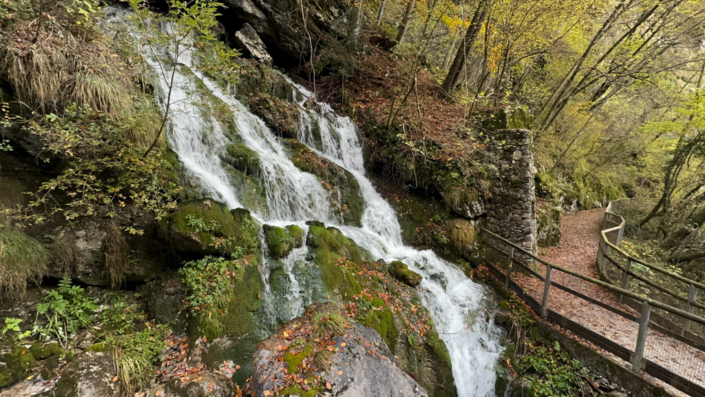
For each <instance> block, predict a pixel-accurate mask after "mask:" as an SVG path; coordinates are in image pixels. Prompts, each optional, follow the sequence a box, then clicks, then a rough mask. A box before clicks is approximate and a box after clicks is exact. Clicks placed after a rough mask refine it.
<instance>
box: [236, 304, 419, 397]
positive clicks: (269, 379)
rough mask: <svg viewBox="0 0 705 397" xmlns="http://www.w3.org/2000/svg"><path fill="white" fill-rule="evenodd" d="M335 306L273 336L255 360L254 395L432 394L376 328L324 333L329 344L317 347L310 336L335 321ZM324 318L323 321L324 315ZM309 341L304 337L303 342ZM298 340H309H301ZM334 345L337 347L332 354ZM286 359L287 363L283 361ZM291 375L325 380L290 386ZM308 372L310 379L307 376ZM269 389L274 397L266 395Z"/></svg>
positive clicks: (312, 310)
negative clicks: (399, 360) (404, 366)
mask: <svg viewBox="0 0 705 397" xmlns="http://www.w3.org/2000/svg"><path fill="white" fill-rule="evenodd" d="M330 310H334V309H332V308H331V306H330V305H326V304H316V305H312V306H310V307H309V308H308V309H307V310H306V314H305V315H304V316H303V317H300V318H297V319H294V320H292V321H290V322H289V323H287V324H286V325H285V326H284V327H283V328H282V329H281V330H280V331H279V332H278V333H277V334H274V335H272V336H270V337H269V338H268V339H266V340H265V341H264V342H262V344H261V348H260V349H259V350H258V351H257V354H256V355H255V357H254V358H253V360H252V368H253V372H252V381H251V383H250V385H251V389H252V390H251V391H252V395H254V396H257V397H260V396H265V395H270V393H271V394H274V393H275V391H276V392H278V393H279V395H302V394H303V393H305V392H307V393H308V394H307V395H309V394H310V395H313V394H311V393H316V392H317V393H323V392H324V391H325V392H327V393H330V394H331V395H334V396H339V397H368V396H369V397H372V396H374V397H377V396H389V397H397V396H398V397H401V396H404V397H416V396H419V397H420V396H427V395H428V394H427V393H426V391H425V390H424V389H423V388H422V387H421V386H420V385H419V384H418V383H416V381H414V380H413V379H412V378H411V377H410V376H409V375H407V374H406V373H405V372H404V371H403V370H402V369H401V368H400V367H399V364H398V363H397V362H396V360H395V359H394V356H393V355H392V353H391V352H390V351H389V349H388V348H387V346H386V344H385V342H384V340H382V338H381V337H380V335H379V333H377V331H375V330H374V329H371V328H367V327H364V326H362V325H360V324H357V323H351V324H348V327H347V328H343V331H342V332H340V333H337V332H335V331H333V332H330V333H327V334H322V335H319V336H320V339H319V341H320V340H323V341H324V344H318V345H317V344H316V343H317V342H316V341H315V340H314V339H313V338H312V336H311V334H310V332H311V331H312V330H314V329H317V328H314V327H318V326H319V325H320V324H319V322H320V321H335V320H332V318H331V319H329V318H328V317H326V316H328V315H329V313H330V312H329V311H330ZM319 316H323V317H319ZM301 338H303V339H301ZM297 340H301V341H303V344H301V342H297ZM328 346H336V349H335V351H334V352H333V351H329V350H328V349H327V347H328ZM280 357H281V360H280V359H279V358H280ZM287 373H288V374H298V376H308V375H310V374H312V375H316V376H319V377H320V379H321V381H320V382H314V383H311V384H310V385H296V384H290V383H287V381H286V379H285V377H287ZM304 374H305V375H304ZM265 391H269V393H268V394H264V392H265Z"/></svg>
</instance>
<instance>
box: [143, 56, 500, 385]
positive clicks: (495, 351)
mask: <svg viewBox="0 0 705 397" xmlns="http://www.w3.org/2000/svg"><path fill="white" fill-rule="evenodd" d="M143 56H144V57H145V58H146V59H147V62H148V64H149V65H150V66H151V67H152V68H154V69H155V71H158V70H159V69H158V66H159V65H158V64H157V60H155V59H154V58H152V57H151V54H150V53H149V52H145V53H143ZM178 62H179V63H180V64H181V65H183V68H185V69H187V70H188V73H186V72H184V71H182V70H181V68H177V72H176V75H175V77H176V78H175V81H176V84H175V85H174V86H173V88H172V98H173V99H175V98H178V102H176V103H175V104H173V105H172V106H173V112H172V113H171V115H170V120H169V123H170V128H169V134H168V141H169V144H170V146H171V148H172V149H173V150H174V151H175V152H176V153H177V154H178V156H179V159H180V161H181V162H182V163H183V166H184V169H185V170H186V171H187V172H188V173H189V174H190V175H193V176H194V177H196V178H197V179H198V182H199V183H200V185H201V187H202V188H203V189H204V190H205V191H206V192H207V193H208V195H210V196H211V197H214V198H216V199H218V200H221V201H223V202H225V203H226V204H227V205H228V206H229V207H231V208H235V207H239V206H241V204H240V201H239V200H238V198H237V193H236V192H237V190H236V188H235V187H233V186H232V185H231V184H230V180H229V178H228V176H227V172H226V170H225V169H224V168H223V166H222V165H221V160H220V156H222V155H223V154H224V153H225V150H226V146H227V144H229V143H230V142H231V141H230V138H229V137H228V136H227V134H225V133H224V132H223V130H222V128H221V127H220V126H219V124H218V122H217V121H216V120H215V119H214V118H213V117H212V116H204V115H203V112H200V111H199V104H197V103H196V102H197V101H198V100H199V99H200V98H197V97H195V96H194V92H195V87H196V79H200V80H201V82H203V84H204V85H205V86H206V87H207V89H208V90H209V91H210V92H211V93H212V94H213V95H214V96H215V97H216V98H218V99H219V100H221V101H222V102H224V103H225V104H227V105H228V106H229V107H230V109H231V110H232V112H233V114H234V122H235V125H236V127H237V133H238V135H239V137H240V139H241V140H242V143H244V144H245V145H246V146H247V147H248V148H250V149H252V150H254V151H256V152H257V153H258V154H259V157H260V161H261V168H262V175H261V178H262V180H263V182H264V184H265V189H266V198H267V210H266V211H261V210H258V209H251V210H252V211H253V214H254V215H255V217H256V218H257V219H258V220H259V221H261V222H264V223H269V224H274V225H280V226H283V225H287V224H291V223H296V224H299V225H303V223H304V222H305V221H307V220H319V221H323V222H326V223H327V224H332V225H335V226H336V227H338V228H339V229H340V230H341V231H342V232H343V233H344V234H345V235H346V236H348V237H349V238H351V239H353V240H354V241H355V242H356V243H357V244H358V245H360V246H361V247H364V248H365V249H367V250H369V251H370V253H371V254H372V255H373V256H374V257H377V258H382V259H384V260H385V261H392V260H402V261H404V262H405V263H407V264H408V265H409V267H410V268H412V269H413V270H414V271H416V272H419V273H421V274H422V275H423V276H424V279H423V281H422V282H421V284H420V287H419V288H418V293H419V295H420V296H421V297H422V300H423V303H424V305H425V306H426V307H427V308H428V309H429V311H430V313H431V316H432V317H433V320H434V322H435V324H436V327H437V330H438V333H439V336H440V337H441V339H443V341H444V342H445V343H446V345H447V347H448V350H449V352H450V355H451V360H452V365H453V375H454V379H455V384H456V387H457V389H458V394H459V395H460V396H461V397H486V396H493V395H494V383H495V368H494V367H495V364H496V362H497V360H498V358H499V356H500V354H501V351H502V347H501V346H500V344H499V339H500V331H499V330H498V329H497V328H496V327H495V326H494V325H493V324H492V321H491V318H490V315H489V314H488V313H487V312H486V309H485V302H483V301H484V300H485V299H486V296H487V291H486V290H485V287H483V286H481V285H479V284H476V283H474V282H473V281H472V280H470V279H468V278H467V277H466V276H465V275H464V274H463V272H462V271H461V270H459V269H458V268H457V267H455V266H454V265H452V264H451V263H448V262H446V261H444V260H442V259H440V258H439V257H438V256H436V255H435V254H434V253H433V252H431V251H417V250H415V249H413V248H410V247H406V246H404V245H403V243H402V237H401V228H400V226H399V223H398V221H397V217H396V214H395V212H394V210H393V209H392V207H391V206H390V205H389V203H387V202H386V201H385V200H384V199H383V198H382V197H381V196H380V195H379V193H378V192H377V191H376V190H375V189H374V186H373V185H372V183H371V182H370V180H369V179H367V178H366V177H365V170H364V162H363V156H362V141H361V139H360V137H359V135H358V134H357V131H356V128H355V125H354V123H353V122H352V121H351V120H350V119H348V118H346V117H338V116H337V115H335V113H334V112H333V111H332V110H331V109H330V107H329V106H328V105H326V104H318V106H317V107H318V108H319V109H320V110H319V111H311V110H309V109H306V108H305V107H304V103H305V102H307V101H309V100H310V99H311V98H312V97H313V94H312V93H310V92H308V91H307V90H305V89H304V88H303V87H300V86H298V85H295V84H293V83H292V85H294V87H295V88H296V89H297V90H298V92H297V94H296V96H295V98H297V99H298V100H297V103H298V104H299V106H300V111H301V114H302V126H301V128H300V129H299V140H300V141H301V142H302V143H304V144H306V145H307V146H309V147H310V148H311V149H312V150H314V151H315V152H316V153H317V154H319V155H320V156H322V157H325V158H327V159H328V160H330V161H333V162H335V163H336V164H338V165H340V166H341V167H343V168H345V169H347V170H348V171H350V172H351V173H352V174H353V175H354V176H355V178H356V179H357V181H358V183H359V185H360V191H361V194H362V196H363V198H364V200H365V210H364V214H363V217H362V227H361V228H356V227H352V226H345V225H336V223H338V221H337V218H336V217H335V215H334V214H333V211H332V209H331V204H330V201H329V197H328V193H327V192H326V191H325V189H323V188H322V187H321V184H320V183H319V182H318V181H317V180H316V177H315V176H313V175H311V174H308V173H304V172H302V171H300V170H299V169H298V168H297V167H296V166H295V165H294V164H293V162H292V161H291V160H290V159H289V157H288V156H287V153H286V151H285V149H284V147H283V146H282V143H281V141H280V140H279V138H277V137H276V135H275V134H274V133H272V131H271V130H270V129H269V128H268V127H267V126H266V124H265V123H264V122H263V121H262V120H261V119H259V118H258V117H257V116H255V115H254V114H252V113H251V112H249V110H248V109H247V108H246V107H245V106H244V105H243V104H241V103H240V102H239V101H238V100H237V99H235V97H234V96H233V95H231V94H230V93H229V92H227V90H224V89H223V88H222V87H220V86H219V85H218V84H216V83H215V82H214V81H212V80H210V79H209V78H207V77H206V76H203V75H202V74H201V73H200V72H199V71H198V70H196V68H194V67H193V64H192V63H193V60H192V59H191V54H190V53H189V52H185V53H184V54H183V55H182V56H180V57H179V59H178ZM157 74H158V73H157ZM165 77H166V76H161V78H160V79H159V80H160V81H159V83H160V84H161V86H162V90H164V88H163V87H166V86H167V80H166V79H165ZM299 96H300V97H299ZM314 121H315V122H316V123H317V124H318V126H319V130H320V144H319V145H316V142H315V140H314V137H313V132H312V128H313V126H312V125H313V122H314ZM258 211H259V212H258ZM306 253H307V248H306V245H304V246H303V247H302V248H300V249H297V250H294V251H293V252H292V253H291V254H290V255H289V257H287V258H285V260H283V261H282V262H283V266H284V270H285V272H286V273H287V275H288V277H289V279H290V282H291V283H290V287H289V288H290V291H289V294H288V297H287V298H288V300H289V301H288V302H287V305H286V306H287V309H286V310H285V313H284V314H280V316H284V317H288V318H283V319H282V318H279V320H284V321H285V320H288V319H290V318H293V317H294V316H298V315H300V314H301V313H302V312H303V308H304V304H307V303H310V302H311V301H314V300H316V298H315V297H314V296H313V295H312V294H311V293H310V292H309V293H308V296H306V294H307V293H306V292H305V291H304V290H306V289H307V288H308V289H315V287H311V286H309V287H307V288H304V287H302V286H301V285H300V280H299V279H298V278H297V276H296V271H295V270H294V268H295V267H296V266H297V264H300V263H304V262H305V257H306ZM307 282H308V281H307ZM269 299H270V302H271V299H274V298H273V297H272V296H270V297H269Z"/></svg>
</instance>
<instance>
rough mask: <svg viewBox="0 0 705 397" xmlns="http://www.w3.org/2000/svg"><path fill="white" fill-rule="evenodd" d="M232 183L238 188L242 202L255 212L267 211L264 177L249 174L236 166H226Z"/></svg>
mask: <svg viewBox="0 0 705 397" xmlns="http://www.w3.org/2000/svg"><path fill="white" fill-rule="evenodd" d="M226 172H227V174H228V179H229V180H230V184H231V185H232V186H234V187H235V189H236V190H237V193H238V194H237V196H238V198H239V199H240V203H242V205H243V206H244V207H245V208H249V209H251V210H253V211H255V212H259V213H267V192H266V191H265V188H264V185H263V184H262V179H261V178H260V177H259V176H256V175H248V174H247V173H245V172H243V171H240V170H239V169H237V168H235V167H229V168H226Z"/></svg>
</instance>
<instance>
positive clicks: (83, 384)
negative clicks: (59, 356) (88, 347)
mask: <svg viewBox="0 0 705 397" xmlns="http://www.w3.org/2000/svg"><path fill="white" fill-rule="evenodd" d="M116 374H117V370H116V368H115V358H114V357H113V355H112V354H110V353H108V352H86V353H83V354H81V355H80V356H79V357H77V358H76V360H75V361H74V362H72V363H71V364H69V365H67V366H66V367H65V368H64V370H63V371H62V373H61V379H59V382H58V383H57V384H56V389H55V390H53V391H51V392H48V395H51V396H71V397H119V396H121V395H122V392H121V390H120V387H119V383H118V382H113V378H114V377H115V376H116Z"/></svg>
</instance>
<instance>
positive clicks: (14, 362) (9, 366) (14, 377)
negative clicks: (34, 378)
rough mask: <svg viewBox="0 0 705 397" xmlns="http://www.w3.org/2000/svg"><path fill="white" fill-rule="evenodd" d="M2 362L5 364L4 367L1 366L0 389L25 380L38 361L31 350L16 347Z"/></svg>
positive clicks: (0, 359) (0, 360)
mask: <svg viewBox="0 0 705 397" xmlns="http://www.w3.org/2000/svg"><path fill="white" fill-rule="evenodd" d="M0 362H3V363H5V365H4V366H0V388H3V387H7V386H10V385H13V384H15V383H17V382H19V381H21V380H22V379H24V378H25V377H26V376H27V374H28V373H29V370H30V369H32V367H34V364H35V363H36V360H35V359H34V357H33V356H32V354H31V353H30V352H29V349H27V348H25V347H22V346H15V347H13V348H12V349H11V350H10V352H9V353H6V354H5V355H4V356H2V358H0Z"/></svg>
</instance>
